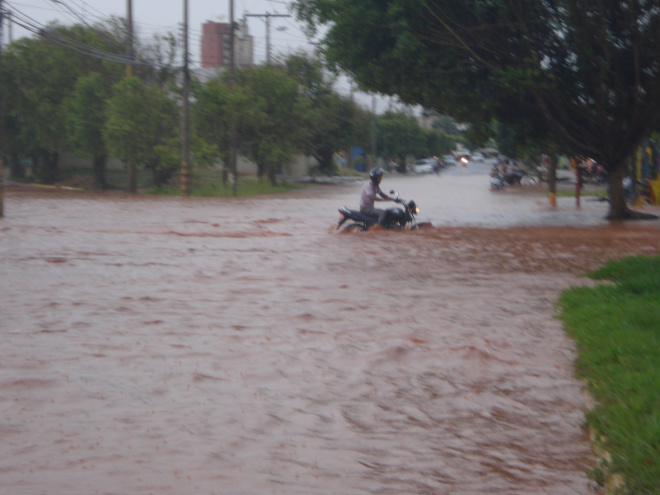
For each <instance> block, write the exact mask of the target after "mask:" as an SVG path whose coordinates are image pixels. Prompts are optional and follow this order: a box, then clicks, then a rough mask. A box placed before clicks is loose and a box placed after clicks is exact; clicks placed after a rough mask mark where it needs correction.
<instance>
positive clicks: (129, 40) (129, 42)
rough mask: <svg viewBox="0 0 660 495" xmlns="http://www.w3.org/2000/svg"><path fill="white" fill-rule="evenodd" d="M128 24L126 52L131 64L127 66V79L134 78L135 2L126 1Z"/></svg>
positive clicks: (131, 0)
mask: <svg viewBox="0 0 660 495" xmlns="http://www.w3.org/2000/svg"><path fill="white" fill-rule="evenodd" d="M126 24H127V25H128V26H127V27H128V33H127V34H128V35H127V37H126V51H127V52H128V58H129V59H130V60H131V62H130V63H128V64H126V77H131V76H133V0H126Z"/></svg>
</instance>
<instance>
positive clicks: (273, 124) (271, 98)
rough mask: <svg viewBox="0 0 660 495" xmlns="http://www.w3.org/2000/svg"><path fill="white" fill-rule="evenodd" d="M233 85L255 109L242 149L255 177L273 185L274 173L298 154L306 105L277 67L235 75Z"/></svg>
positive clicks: (283, 72)
mask: <svg viewBox="0 0 660 495" xmlns="http://www.w3.org/2000/svg"><path fill="white" fill-rule="evenodd" d="M237 84H238V85H240V86H241V87H243V88H244V89H245V90H246V91H248V92H249V94H250V95H251V97H252V98H253V104H254V105H255V108H256V112H255V116H256V119H255V121H254V122H253V126H252V128H251V129H250V132H249V133H246V134H247V135H246V138H245V140H244V143H245V144H244V146H243V147H242V149H243V150H244V151H245V155H246V156H247V157H248V158H250V159H252V160H253V161H254V162H255V163H256V164H257V167H258V175H259V177H262V176H264V175H266V176H268V178H269V179H270V181H271V183H272V184H273V185H275V183H276V178H275V175H276V173H277V172H280V171H282V169H283V167H284V166H285V165H286V164H288V163H290V162H291V160H292V159H293V157H294V156H295V155H296V154H297V153H298V152H300V150H301V146H300V143H301V142H302V139H303V136H304V135H305V132H306V129H305V125H304V124H305V120H304V116H305V115H306V113H307V111H308V108H307V106H308V104H309V102H308V100H306V99H305V98H303V97H302V95H301V93H300V91H299V88H298V82H297V81H296V79H294V78H293V77H291V76H290V75H289V74H288V73H287V72H286V71H285V70H284V69H283V68H281V67H273V66H266V67H256V68H253V69H247V70H243V71H239V72H238V73H237Z"/></svg>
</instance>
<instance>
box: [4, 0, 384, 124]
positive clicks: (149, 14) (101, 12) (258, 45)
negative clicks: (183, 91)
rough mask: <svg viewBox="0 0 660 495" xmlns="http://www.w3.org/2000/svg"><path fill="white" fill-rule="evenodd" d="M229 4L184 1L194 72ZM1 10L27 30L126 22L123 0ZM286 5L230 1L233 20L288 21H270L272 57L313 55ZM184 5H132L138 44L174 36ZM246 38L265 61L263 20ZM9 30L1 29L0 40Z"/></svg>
mask: <svg viewBox="0 0 660 495" xmlns="http://www.w3.org/2000/svg"><path fill="white" fill-rule="evenodd" d="M230 1H231V0H222V1H211V0H188V16H189V43H190V51H191V55H192V59H191V64H192V66H193V67H196V66H199V65H200V44H201V37H202V24H204V23H205V22H207V21H216V22H229V6H230ZM3 3H4V5H5V9H6V10H9V11H11V12H12V14H13V16H15V18H16V20H17V21H19V20H21V21H22V23H28V24H30V25H32V26H37V27H43V26H44V25H46V24H47V23H48V22H49V21H53V20H56V21H58V22H60V23H61V24H65V25H70V24H82V23H83V21H84V22H86V23H89V24H94V23H97V22H100V21H102V20H104V19H107V18H108V17H110V16H118V17H125V16H126V13H127V4H128V2H127V0H3ZM290 3H291V2H288V1H283V0H234V17H235V19H236V20H239V19H240V18H241V17H243V15H244V14H280V15H290V16H291V17H271V18H270V46H271V55H272V56H277V55H278V54H284V55H286V54H290V53H294V52H297V51H298V50H301V49H302V50H305V51H307V52H310V53H311V52H312V51H313V50H314V45H313V44H312V42H313V40H308V39H307V38H306V36H305V35H304V33H303V30H302V24H301V23H299V22H298V21H297V20H296V19H295V17H294V15H293V14H292V13H291V12H290V10H289V4H290ZM183 4H184V2H183V0H132V5H133V22H134V25H135V28H136V32H137V34H138V36H139V37H140V38H141V39H148V38H151V36H152V35H154V34H157V33H160V34H165V33H168V32H172V33H179V32H180V29H181V26H182V25H183ZM247 24H248V29H249V33H250V34H251V35H252V36H253V37H254V57H255V62H256V63H262V62H263V61H265V59H266V48H267V41H266V40H267V29H266V18H265V17H248V18H247ZM11 35H12V38H13V39H14V40H16V39H18V38H21V37H24V36H32V34H31V33H30V32H29V31H27V30H25V29H23V28H21V27H20V26H18V25H16V24H13V25H12V28H11ZM8 36H9V31H8V30H7V29H6V28H5V34H4V37H5V40H7V39H8ZM336 89H337V91H338V92H340V93H342V94H345V95H347V94H349V92H350V83H349V81H348V80H347V79H346V78H342V79H340V81H339V82H338V84H337V88H336ZM354 96H355V98H356V100H357V101H358V103H359V104H360V105H361V106H363V107H366V108H369V109H371V108H372V103H373V100H372V97H371V96H370V95H365V94H360V93H355V95H354ZM389 104H390V99H389V98H382V97H379V98H376V108H377V111H378V112H379V113H380V112H382V111H384V110H385V109H386V108H387V107H388V106H389Z"/></svg>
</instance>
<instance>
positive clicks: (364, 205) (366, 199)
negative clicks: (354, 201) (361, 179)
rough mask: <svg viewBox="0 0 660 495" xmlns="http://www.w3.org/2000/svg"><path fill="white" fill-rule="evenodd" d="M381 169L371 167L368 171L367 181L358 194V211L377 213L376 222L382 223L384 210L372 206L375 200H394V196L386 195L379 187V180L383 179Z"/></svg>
mask: <svg viewBox="0 0 660 495" xmlns="http://www.w3.org/2000/svg"><path fill="white" fill-rule="evenodd" d="M383 173H384V172H383V169H382V168H380V167H376V168H372V169H371V171H370V172H369V182H367V183H366V184H365V185H364V186H363V187H362V194H361V195H360V213H364V214H367V215H369V214H371V215H378V224H379V225H383V220H384V219H385V215H386V213H387V212H386V211H385V210H382V209H380V208H374V202H375V201H394V198H392V197H390V196H388V195H387V194H385V193H384V192H383V191H381V189H380V181H381V180H383Z"/></svg>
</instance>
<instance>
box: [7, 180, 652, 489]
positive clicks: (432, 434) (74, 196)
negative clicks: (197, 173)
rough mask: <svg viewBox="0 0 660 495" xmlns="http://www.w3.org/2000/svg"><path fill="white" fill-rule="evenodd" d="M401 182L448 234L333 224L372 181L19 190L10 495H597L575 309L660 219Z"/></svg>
mask: <svg viewBox="0 0 660 495" xmlns="http://www.w3.org/2000/svg"><path fill="white" fill-rule="evenodd" d="M382 185H383V188H384V189H389V188H393V189H396V190H397V191H399V192H400V193H401V194H402V196H404V197H406V198H410V197H411V196H412V197H414V199H415V200H416V201H417V203H418V204H419V206H420V208H421V210H422V211H421V214H420V220H431V221H432V223H433V225H434V227H433V228H430V229H425V230H423V231H415V232H392V231H378V230H375V231H373V232H366V233H354V234H340V233H336V232H335V231H334V226H335V224H336V220H337V217H338V214H337V208H338V207H340V206H342V205H344V204H346V205H349V206H356V205H357V202H358V198H359V191H360V187H361V183H359V182H357V183H355V184H349V185H343V186H315V187H310V188H307V189H305V190H302V191H295V192H292V193H289V194H286V195H280V196H274V197H260V198H250V199H224V200H221V199H196V198H194V199H183V198H145V197H142V196H138V197H130V196H128V195H125V194H105V195H91V194H87V193H76V192H59V193H58V192H39V193H33V192H30V191H26V190H9V191H7V192H6V194H5V218H4V219H2V220H0V276H1V279H0V280H2V283H1V284H0V332H1V335H2V347H1V348H0V438H1V439H2V441H0V493H1V494H21V495H37V494H48V495H59V494H62V495H76V494H81V495H83V494H84V495H92V494H104V495H105V494H108V495H110V494H113V495H114V494H117V495H119V494H131V495H132V494H136V495H137V494H159V495H160V494H162V495H170V494H172V495H175V494H195V495H202V494H219V495H220V494H221V495H239V494H240V495H242V494H251V495H259V494H263V495H276V494H277V495H279V494H281V495H296V494H299V495H339V494H342V495H353V494H355V495H362V494H393V495H394V494H396V495H400V494H447V495H449V494H451V495H454V494H455V495H470V494H475V495H476V494H493V493H501V494H505V493H506V494H530V495H531V494H539V493H547V494H556V495H567V494H590V493H598V489H596V488H594V487H593V486H591V485H590V483H589V481H588V477H587V474H586V471H588V470H589V469H591V468H592V467H593V466H594V464H595V462H596V461H595V458H594V456H593V455H592V452H591V449H590V445H589V440H588V435H587V432H586V431H585V430H584V428H583V423H584V411H585V407H586V406H585V401H586V399H585V397H584V396H583V394H582V387H581V384H580V383H579V382H578V380H577V379H576V378H575V377H574V372H573V360H574V357H575V353H574V347H573V343H572V342H571V341H570V340H569V339H568V338H567V337H566V336H565V335H564V333H563V332H562V328H561V323H560V322H559V321H557V320H556V319H554V318H553V315H554V314H555V310H554V303H555V301H556V299H557V297H558V295H559V293H560V291H561V290H563V289H565V288H568V287H570V286H571V285H576V284H583V283H587V282H585V281H584V279H583V278H581V277H580V275H581V274H582V273H583V272H584V271H585V270H587V269H590V268H595V267H597V266H599V265H600V264H602V263H604V262H605V261H607V260H608V259H611V258H617V257H620V256H624V255H627V254H635V253H644V254H658V253H660V224H659V223H658V222H657V221H653V222H646V223H639V224H634V225H633V224H609V223H607V222H605V221H604V220H603V217H604V216H605V214H606V211H607V205H606V204H605V203H598V202H587V201H584V200H583V202H582V208H581V209H580V210H577V209H576V208H575V204H574V203H575V200H574V199H571V198H566V199H563V198H562V199H561V200H560V203H559V207H558V208H557V209H556V210H553V209H551V208H549V206H548V205H547V204H546V203H547V202H546V201H545V200H544V198H543V197H542V196H538V195H533V194H528V193H526V192H521V191H518V192H515V191H504V192H503V193H492V192H490V191H488V176H487V175H484V174H482V173H474V169H473V168H469V167H468V169H462V168H460V169H459V168H457V169H455V170H453V171H451V172H447V173H445V174H442V175H440V176H436V175H432V176H421V177H392V176H386V177H385V179H384V181H383V184H382ZM649 211H650V210H649ZM656 212H657V209H656Z"/></svg>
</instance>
